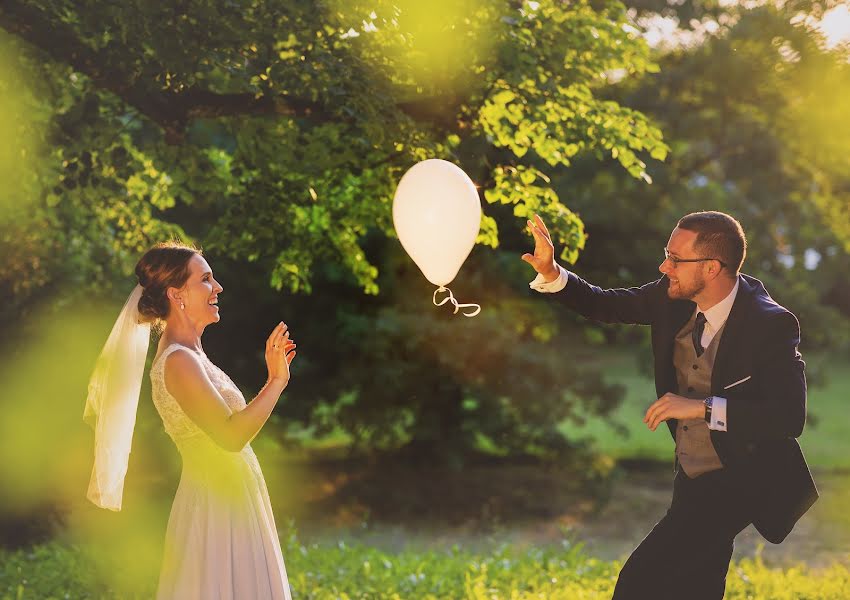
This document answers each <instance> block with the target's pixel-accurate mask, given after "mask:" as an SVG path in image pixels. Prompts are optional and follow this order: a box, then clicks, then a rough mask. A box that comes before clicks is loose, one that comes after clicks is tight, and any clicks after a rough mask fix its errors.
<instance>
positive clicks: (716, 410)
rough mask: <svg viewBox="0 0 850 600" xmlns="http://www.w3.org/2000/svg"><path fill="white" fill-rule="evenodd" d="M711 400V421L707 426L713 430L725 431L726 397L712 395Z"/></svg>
mask: <svg viewBox="0 0 850 600" xmlns="http://www.w3.org/2000/svg"><path fill="white" fill-rule="evenodd" d="M713 398H714V399H713V400H712V401H711V423H709V424H708V428H709V429H712V430H714V431H726V398H720V397H719V396H713Z"/></svg>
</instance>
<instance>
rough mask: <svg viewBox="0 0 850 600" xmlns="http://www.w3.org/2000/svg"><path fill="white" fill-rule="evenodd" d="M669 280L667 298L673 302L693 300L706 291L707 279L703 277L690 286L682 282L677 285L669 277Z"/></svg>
mask: <svg viewBox="0 0 850 600" xmlns="http://www.w3.org/2000/svg"><path fill="white" fill-rule="evenodd" d="M667 279H668V280H670V286H669V287H668V288H667V296H668V297H670V298H671V299H672V300H693V299H694V298H696V297H697V295H698V294H700V293H701V292H702V291H703V290H704V289H705V278H704V277H702V275H700V276H699V277H698V278H696V279H694V280H693V281H692V282H691V284H690V285H689V286H685V285H683V284H682V281H681V280H679V283H678V284H677V285H675V284H674V283H673V281H672V280H671V279H670V277H669V276H668V277H667Z"/></svg>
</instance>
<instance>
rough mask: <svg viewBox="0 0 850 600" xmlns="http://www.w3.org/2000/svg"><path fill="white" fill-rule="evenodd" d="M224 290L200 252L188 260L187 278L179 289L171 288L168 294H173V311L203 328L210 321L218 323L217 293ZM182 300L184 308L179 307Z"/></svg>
mask: <svg viewBox="0 0 850 600" xmlns="http://www.w3.org/2000/svg"><path fill="white" fill-rule="evenodd" d="M223 290H224V288H223V287H221V285H220V284H219V283H218V281H216V280H215V278H214V277H213V274H212V269H211V268H210V266H209V264H208V263H207V261H206V259H205V258H204V257H203V256H201V255H200V254H195V255H194V256H193V257H192V258H191V259H190V260H189V279H187V280H186V284H185V285H184V286H183V287H182V288H181V289H179V290H178V289H175V288H172V289H171V290H169V295H172V294H173V297H174V299H175V303H176V307H173V308H172V311H173V312H174V313H183V314H185V315H186V317H188V318H189V320H190V321H192V323H193V324H195V326H196V327H200V328H203V327H205V326H206V325H209V324H210V323H218V321H219V320H220V318H221V317H220V316H219V309H218V295H219V294H220V293H221V292H222V291H223ZM180 302H183V305H184V306H185V308H182V309H181V308H180Z"/></svg>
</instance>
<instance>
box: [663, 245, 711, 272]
mask: <svg viewBox="0 0 850 600" xmlns="http://www.w3.org/2000/svg"><path fill="white" fill-rule="evenodd" d="M664 259H665V260H669V261H670V262H671V263H673V268H676V267H678V266H679V263H695V262H705V261H707V260H716V261H717V262H719V263H720V267H721V268H725V267H726V263H725V262H723V261H722V260H720V259H719V258H676V257H675V256H673V255H672V254H670V252H669V251H668V250H667V248H664Z"/></svg>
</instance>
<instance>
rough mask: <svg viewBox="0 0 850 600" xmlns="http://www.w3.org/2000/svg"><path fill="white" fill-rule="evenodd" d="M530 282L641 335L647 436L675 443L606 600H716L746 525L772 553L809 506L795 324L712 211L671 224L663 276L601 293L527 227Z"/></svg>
mask: <svg viewBox="0 0 850 600" xmlns="http://www.w3.org/2000/svg"><path fill="white" fill-rule="evenodd" d="M528 226H529V229H530V230H531V233H532V234H533V236H534V241H535V247H534V254H524V255H523V257H522V258H523V260H525V261H526V262H528V263H529V264H531V265H532V266H533V267H534V269H535V270H536V271H537V273H538V275H537V278H536V279H535V280H534V281H532V282H531V284H530V286H531V287H532V288H533V289H535V290H537V291H540V292H549V293H557V295H556V296H555V298H556V299H557V300H560V301H561V302H563V303H564V304H565V305H566V306H567V307H569V308H571V309H572V310H575V311H577V312H578V313H580V314H581V315H583V316H585V317H587V318H590V319H594V320H597V321H602V322H606V323H632V324H640V325H649V326H650V327H651V333H652V351H653V354H654V357H655V389H656V393H657V397H658V400H656V401H655V402H654V403H653V404H652V406H650V407H649V409H648V410H647V411H646V415H645V416H644V423H646V425H647V427H649V429H650V430H652V431H655V429H656V428H657V427H658V426H659V425H660V424H661V423H662V422H663V421H666V423H667V427H669V429H670V434H671V435H672V437H673V439H674V441H675V458H676V460H675V472H676V475H675V479H674V481H673V500H672V502H671V504H670V508H669V510H668V511H667V514H666V515H665V516H664V517H663V518H662V519H661V521H659V522H658V524H656V525H655V527H654V528H653V529H652V531H651V532H650V533H649V534H648V535H647V536H646V538H644V540H643V541H642V542H641V543H640V545H639V546H638V547H637V548H636V549H635V550H634V552H633V553H632V555H631V556H630V557H629V559H628V560H627V561H626V563H625V565H623V569H622V571H621V572H620V576H619V579H618V580H617V586H616V588H615V590H614V600H627V599H635V600H650V599H656V598H658V599H661V598H671V599H672V598H676V599H683V598H687V599H699V598H706V599H709V598H711V599H716V598H722V597H723V594H724V591H725V586H726V572H727V571H728V568H729V560H730V559H731V556H732V547H733V542H734V538H735V536H736V535H737V534H738V533H739V532H740V531H741V530H742V529H744V528H745V527H746V526H747V525H749V524H750V523H753V524H754V525H755V527H756V529H757V530H758V531H759V533H761V535H763V536H764V537H765V538H766V539H767V540H768V541H770V542H773V543H774V544H778V543H780V542H781V541H782V540H784V539H785V537H786V536H787V535H788V533H789V532H790V531H791V529H792V528H793V526H794V524H795V523H796V522H797V520H798V519H799V518H800V517H801V516H802V515H803V514H804V513H805V512H806V511H807V510H808V509H809V507H811V506H812V504H813V503H814V502H815V500H817V497H818V494H817V490H816V488H815V485H814V481H812V477H811V475H810V473H809V468H808V466H807V465H806V461H805V459H804V458H803V454H802V452H801V451H800V446H799V445H798V444H797V440H796V439H795V438H797V437H798V436H799V435H800V434H801V433H802V431H803V425H804V424H805V421H806V378H805V374H804V367H805V364H804V363H803V361H802V359H801V357H800V353H799V352H798V351H797V345H798V343H799V341H800V326H799V324H798V322H797V319H796V317H795V316H794V315H793V314H792V313H791V312H789V311H788V310H787V309H785V308H783V307H782V306H780V305H779V304H777V303H776V302H775V301H774V300H773V299H772V298H771V297H770V296H769V295H768V293H767V291H765V289H764V286H763V285H762V283H761V282H760V281H759V280H758V279H754V278H753V277H750V276H748V275H743V274H741V273H740V269H741V265H742V263H743V261H744V256H745V255H746V245H747V243H746V238H745V237H744V232H743V230H742V229H741V225H740V223H738V221H736V220H735V219H734V218H732V217H731V216H729V215H727V214H724V213H720V212H698V213H692V214H689V215H686V216H685V217H682V219H680V220H679V223H678V224H677V226H676V228H675V229H674V230H673V233H672V235H671V236H670V240H669V241H668V242H667V247H666V248H665V249H664V261H663V262H662V263H661V266H659V271H661V273H663V275H664V276H663V277H661V278H660V279H658V280H657V281H653V282H652V283H648V284H646V285H644V286H641V287H634V288H628V289H611V290H603V289H601V288H599V287H596V286H594V285H591V284H589V283H587V282H586V281H584V280H583V279H581V278H580V277H578V276H576V275H575V274H574V273H570V272H569V271H566V270H565V269H564V268H563V267H561V266H560V265H558V264H557V263H556V262H555V258H554V247H553V245H552V239H551V237H550V235H549V231H548V230H547V229H546V225H545V224H544V223H543V221H542V220H541V219H540V217H538V216H535V220H534V222H532V221H529V222H528Z"/></svg>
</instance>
